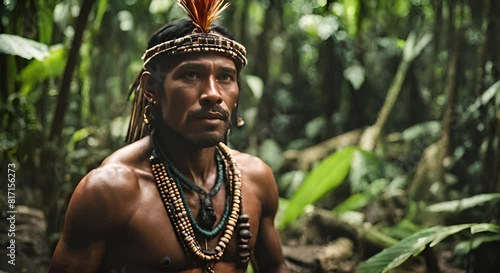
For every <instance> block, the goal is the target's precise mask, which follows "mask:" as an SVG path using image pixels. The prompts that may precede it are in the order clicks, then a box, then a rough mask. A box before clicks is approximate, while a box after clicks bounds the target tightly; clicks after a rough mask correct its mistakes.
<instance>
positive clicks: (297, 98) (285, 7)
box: [0, 0, 500, 273]
mask: <svg viewBox="0 0 500 273" xmlns="http://www.w3.org/2000/svg"><path fill="white" fill-rule="evenodd" d="M1 7H2V9H1V13H0V20H1V22H0V23H1V24H0V68H1V73H0V92H1V93H0V111H1V113H2V119H1V121H0V126H1V131H0V151H1V162H2V166H6V164H7V162H13V163H15V164H16V166H17V167H18V172H17V181H18V182H17V193H18V194H19V196H18V197H17V203H18V204H25V205H27V206H30V207H34V208H40V209H41V210H43V212H44V214H45V219H46V221H47V238H48V240H49V245H50V246H51V247H54V244H55V243H56V242H57V240H58V238H59V236H60V231H61V224H62V221H63V215H64V211H65V209H66V206H67V202H68V199H69V198H70V196H71V193H72V191H73V189H74V187H75V186H76V184H77V183H78V181H80V179H81V178H82V177H83V176H84V175H85V174H86V173H87V172H88V171H89V170H91V169H92V168H95V167H97V166H98V165H99V164H100V162H101V161H102V160H103V159H104V158H105V157H106V156H107V155H109V154H110V153H111V152H112V151H114V150H116V149H117V148H119V147H121V146H123V145H124V137H125V133H126V130H127V126H128V118H129V112H130V108H131V107H130V106H131V105H130V104H131V102H130V100H129V92H128V89H129V85H130V84H131V83H132V82H133V80H134V79H135V77H136V76H137V74H138V73H139V71H140V69H141V66H142V62H141V59H140V57H141V55H142V54H143V52H144V49H145V47H146V42H147V40H148V38H149V36H150V35H151V34H152V33H153V32H154V31H155V30H156V29H157V28H158V27H159V26H161V25H162V24H164V23H165V22H169V21H171V20H173V19H177V18H181V17H183V12H182V10H181V9H180V8H178V7H177V6H176V5H175V4H174V2H173V1H166V0H151V1H137V0H126V1H112V0H97V1H96V0H81V1H75V0H65V1H54V0H46V1H42V0H33V1H22V0H19V1H15V0H11V1H3V4H2V6H1ZM499 14H500V2H499V1H495V0H479V1H469V0H438V1H431V0H380V1H374V0H246V1H232V5H231V6H230V8H229V10H228V11H227V12H225V14H224V17H223V18H221V19H220V23H221V24H222V25H224V26H227V27H228V28H229V29H230V30H231V32H232V33H233V34H234V35H235V37H236V38H237V40H239V41H240V42H241V43H242V44H244V45H246V48H247V50H248V59H249V65H248V67H247V68H245V70H244V71H243V73H242V75H241V81H242V91H241V98H240V101H241V102H242V103H241V108H242V115H243V117H244V118H245V121H246V125H245V126H244V127H243V128H241V129H238V128H234V129H233V132H232V135H231V137H230V145H231V146H232V147H234V148H236V149H239V150H242V151H246V152H248V153H251V154H255V155H257V156H259V157H261V158H262V159H263V160H265V161H266V162H267V163H268V164H269V165H270V166H271V167H272V169H273V170H274V172H275V176H276V180H277V183H278V187H279V190H280V195H281V198H282V199H281V201H282V202H280V204H281V206H280V212H279V215H278V220H277V226H278V227H279V228H280V230H281V231H282V232H283V233H286V231H287V230H288V229H291V228H292V226H293V223H294V222H295V221H296V220H297V219H299V218H300V217H303V216H304V214H307V213H308V212H310V211H311V210H316V209H322V210H327V211H330V212H331V214H332V215H333V216H334V217H336V218H338V219H341V220H342V221H346V222H349V223H351V224H353V225H355V226H359V227H367V226H368V227H369V228H368V229H370V230H374V231H377V232H380V233H381V234H383V235H384V236H387V237H388V238H389V239H388V240H386V241H385V243H383V244H380V245H378V246H377V247H378V248H377V250H376V251H372V252H368V251H365V252H364V256H363V259H362V260H366V261H365V262H364V263H362V264H361V265H360V266H359V267H358V272H360V273H361V272H383V271H384V272H386V271H388V270H392V269H394V268H397V267H399V266H400V265H401V264H403V263H404V262H405V261H407V260H408V259H409V258H410V257H413V256H417V255H419V254H420V255H422V254H421V253H422V252H424V255H423V256H424V258H425V264H426V266H427V269H428V272H431V270H435V267H434V266H433V264H432V262H429V261H432V259H430V258H429V252H427V250H428V249H436V252H437V251H445V250H447V251H451V252H452V253H453V257H454V260H453V263H454V264H455V265H456V266H458V267H460V268H463V269H464V270H465V269H467V270H468V272H483V273H484V272H493V271H488V270H489V268H492V267H493V266H499V264H498V263H499V261H500V259H499V257H498V249H499V248H500V238H499V236H498V234H499V229H500V227H499V226H498V225H500V223H499V220H498V219H500V207H499V206H498V204H499V201H498V200H499V199H500V197H499V193H500V75H499V73H500V51H499V50H498V49H499V48H500V36H499V35H498V33H500V16H499ZM2 191H3V185H2ZM1 196H2V197H1V198H2V202H4V201H5V200H3V199H4V198H5V194H2V195H1ZM448 237H449V238H448ZM445 238H448V239H447V240H444V241H443V239H445ZM285 243H286V241H285ZM438 243H439V244H438ZM382 249H384V250H383V251H382ZM379 251H381V252H380V253H379V254H377V255H376V256H373V255H374V254H375V253H377V252H379ZM401 253H404V255H400V254H401ZM430 255H431V256H432V255H434V253H433V252H431V254H430ZM370 257H371V258H370ZM369 258H370V259H369ZM410 260H411V259H410ZM437 270H439V266H438V267H437Z"/></svg>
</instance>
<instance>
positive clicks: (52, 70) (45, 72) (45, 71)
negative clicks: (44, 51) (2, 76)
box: [19, 45, 66, 86]
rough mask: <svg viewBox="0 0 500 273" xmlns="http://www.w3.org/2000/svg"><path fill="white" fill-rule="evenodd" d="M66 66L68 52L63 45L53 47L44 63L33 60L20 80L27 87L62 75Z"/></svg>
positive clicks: (22, 73)
mask: <svg viewBox="0 0 500 273" xmlns="http://www.w3.org/2000/svg"><path fill="white" fill-rule="evenodd" d="M65 65H66V50H65V48H64V47H63V46H62V45H58V46H53V47H51V49H50V54H49V56H48V57H47V58H45V59H44V60H43V61H38V60H33V61H31V63H29V64H28V65H27V66H26V67H25V68H24V69H23V70H22V71H21V72H20V73H19V80H20V81H21V82H22V83H23V84H24V85H26V86H29V85H32V84H35V83H38V82H41V81H44V80H46V79H47V78H51V77H56V76H60V75H62V73H63V71H64V66H65Z"/></svg>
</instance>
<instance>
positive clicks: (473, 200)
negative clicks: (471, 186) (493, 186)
mask: <svg viewBox="0 0 500 273" xmlns="http://www.w3.org/2000/svg"><path fill="white" fill-rule="evenodd" d="M499 199H500V193H486V194H479V195H476V196H472V197H468V198H464V199H461V200H453V201H447V202H441V203H437V204H434V205H431V206H428V207H427V210H428V211H432V212H456V211H462V210H466V209H470V208H473V207H476V206H480V205H483V204H484V203H487V202H491V201H495V200H499Z"/></svg>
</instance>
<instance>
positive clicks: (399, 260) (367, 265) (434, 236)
mask: <svg viewBox="0 0 500 273" xmlns="http://www.w3.org/2000/svg"><path fill="white" fill-rule="evenodd" d="M483 225H484V224H462V225H455V226H447V227H442V226H435V227H430V228H427V229H424V230H421V231H419V232H416V233H414V234H413V235H411V236H409V237H407V238H405V239H403V240H401V241H400V242H399V243H397V244H394V245H393V246H390V247H388V248H386V249H384V250H382V251H381V252H379V253H378V254H376V255H374V256H372V257H371V258H369V259H368V260H366V261H365V262H363V263H361V264H360V266H359V267H358V268H357V271H356V272H357V273H380V272H382V273H385V272H388V271H389V270H392V269H394V268H396V267H398V266H400V265H401V264H403V263H404V262H405V261H406V260H408V259H409V258H410V257H412V256H416V255H418V254H420V253H421V252H422V251H423V250H424V249H425V248H426V247H427V246H430V247H432V246H435V245H437V244H438V243H439V242H441V241H442V240H444V239H445V238H447V237H448V236H450V235H453V234H456V233H458V232H460V231H462V230H465V229H468V228H470V229H471V231H472V230H473V229H477V227H481V226H483ZM484 231H489V230H487V229H485V230H484Z"/></svg>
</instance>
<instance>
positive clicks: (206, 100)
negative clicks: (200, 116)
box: [200, 76, 222, 105]
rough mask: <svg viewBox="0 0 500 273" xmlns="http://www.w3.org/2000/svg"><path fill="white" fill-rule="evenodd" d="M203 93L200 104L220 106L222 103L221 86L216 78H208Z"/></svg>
mask: <svg viewBox="0 0 500 273" xmlns="http://www.w3.org/2000/svg"><path fill="white" fill-rule="evenodd" d="M202 88H203V93H202V94H201V97H200V103H201V104H202V105H204V104H220V103H222V96H221V94H220V92H219V84H218V83H217V79H215V77H212V76H211V77H208V78H207V80H206V81H205V83H204V86H203V87H202Z"/></svg>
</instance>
